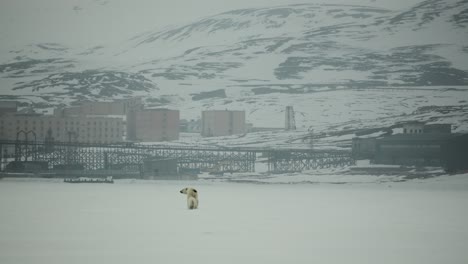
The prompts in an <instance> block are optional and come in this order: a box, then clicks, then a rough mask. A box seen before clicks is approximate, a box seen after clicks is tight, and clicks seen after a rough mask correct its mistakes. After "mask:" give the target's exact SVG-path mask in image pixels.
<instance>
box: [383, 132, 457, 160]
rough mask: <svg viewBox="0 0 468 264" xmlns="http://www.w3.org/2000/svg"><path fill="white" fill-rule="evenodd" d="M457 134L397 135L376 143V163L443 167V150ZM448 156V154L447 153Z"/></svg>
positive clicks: (444, 157) (444, 158)
mask: <svg viewBox="0 0 468 264" xmlns="http://www.w3.org/2000/svg"><path fill="white" fill-rule="evenodd" d="M457 136H458V135H457V134H448V133H446V134H440V133H433V134H397V135H393V136H389V137H384V138H379V139H377V140H376V142H375V151H376V152H375V157H374V163H377V164H392V165H408V166H442V165H443V164H444V161H445V160H446V158H447V157H446V156H444V155H443V152H442V148H443V146H444V145H445V144H447V143H448V142H449V141H450V140H453V139H454V138H455V137H457ZM445 155H447V153H445Z"/></svg>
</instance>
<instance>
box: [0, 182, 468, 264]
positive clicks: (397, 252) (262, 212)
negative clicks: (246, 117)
mask: <svg viewBox="0 0 468 264" xmlns="http://www.w3.org/2000/svg"><path fill="white" fill-rule="evenodd" d="M284 177H288V175H281V176H278V177H277V179H276V180H278V179H279V178H284ZM352 177H354V176H353V175H348V176H346V177H345V176H342V179H341V181H343V180H345V182H348V183H347V184H323V183H322V184H268V183H273V182H274V181H273V180H272V181H266V182H264V184H258V183H257V184H253V183H232V182H227V181H223V180H218V179H209V178H201V179H200V180H198V181H139V180H117V181H116V183H115V184H67V183H63V182H62V181H60V180H45V179H14V178H4V179H3V180H1V181H0V212H1V224H0V263H47V264H52V263H61V264H62V263H80V264H81V263H99V264H102V263H112V264H114V263H188V262H189V263H424V264H427V263H437V264H439V263H465V261H466V260H467V259H468V225H467V224H466V223H467V220H468V211H467V210H466V204H467V202H468V192H467V190H468V174H464V175H452V176H440V177H435V178H430V179H424V180H422V179H418V180H408V181H405V182H393V181H386V182H382V181H367V182H366V183H363V182H362V181H361V182H359V183H356V182H354V183H352V181H351V179H352ZM186 186H194V187H196V188H197V189H198V191H199V194H200V207H199V209H198V210H193V211H190V210H187V209H186V202H185V197H184V196H183V195H182V194H180V193H179V190H180V189H182V188H183V187H186Z"/></svg>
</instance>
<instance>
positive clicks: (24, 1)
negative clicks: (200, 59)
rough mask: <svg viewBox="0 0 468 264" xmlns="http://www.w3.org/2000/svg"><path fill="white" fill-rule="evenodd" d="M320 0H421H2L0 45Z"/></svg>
mask: <svg viewBox="0 0 468 264" xmlns="http://www.w3.org/2000/svg"><path fill="white" fill-rule="evenodd" d="M320 2H322V3H341V4H359V5H369V6H377V7H383V8H388V9H393V10H398V9H404V8H407V7H410V6H412V5H414V4H416V3H418V2H421V0H392V1H387V0H309V1H307V0H227V1H219V0H196V1H194V0H132V1H129V0H2V1H0V41H1V42H2V46H3V48H7V47H8V48H13V47H18V46H24V45H28V44H33V43H34V44H35V43H51V42H55V43H60V44H64V45H67V46H70V47H86V46H94V45H101V44H106V43H110V42H120V41H123V40H125V39H128V38H131V37H133V36H135V35H138V34H141V33H143V32H147V31H150V30H157V29H162V28H164V27H166V26H169V25H175V24H180V25H182V24H185V23H190V22H192V21H194V20H197V19H200V18H203V17H206V16H210V15H215V14H218V13H221V12H224V11H229V10H234V9H240V8H250V7H268V6H278V5H287V4H298V3H320Z"/></svg>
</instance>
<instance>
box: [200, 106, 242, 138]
mask: <svg viewBox="0 0 468 264" xmlns="http://www.w3.org/2000/svg"><path fill="white" fill-rule="evenodd" d="M245 132H246V130H245V111H230V110H209V111H203V112H202V131H201V135H202V136H203V137H218V136H229V135H235V134H243V133H245Z"/></svg>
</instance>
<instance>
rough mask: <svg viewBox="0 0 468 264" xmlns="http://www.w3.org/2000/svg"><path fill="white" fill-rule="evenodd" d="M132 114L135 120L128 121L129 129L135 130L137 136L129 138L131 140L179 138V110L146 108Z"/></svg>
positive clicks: (153, 140) (149, 140) (146, 140)
mask: <svg viewBox="0 0 468 264" xmlns="http://www.w3.org/2000/svg"><path fill="white" fill-rule="evenodd" d="M132 114H133V115H134V117H132V118H134V122H133V121H132V120H130V122H127V131H129V130H130V131H132V130H133V131H134V132H135V138H128V139H129V140H136V141H142V142H156V141H169V140H178V139H179V131H180V130H179V129H180V128H179V111H178V110H169V109H145V110H140V111H135V112H133V113H132ZM132 118H131V119H132Z"/></svg>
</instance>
